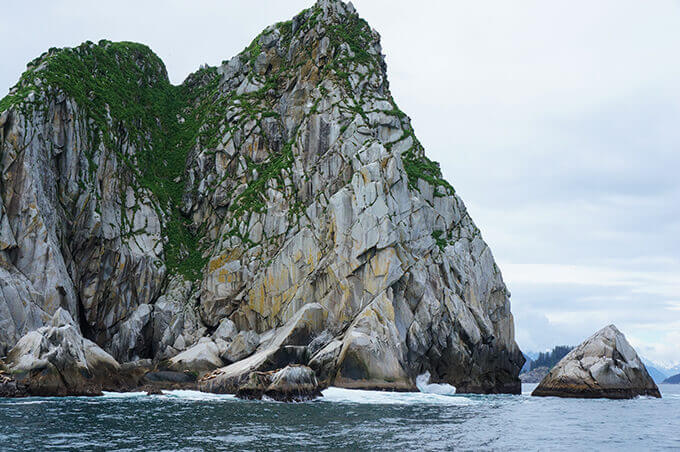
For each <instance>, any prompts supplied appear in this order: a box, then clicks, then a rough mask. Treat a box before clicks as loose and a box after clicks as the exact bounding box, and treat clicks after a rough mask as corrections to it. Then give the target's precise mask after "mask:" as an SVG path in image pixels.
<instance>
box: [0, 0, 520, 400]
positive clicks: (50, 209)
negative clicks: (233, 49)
mask: <svg viewBox="0 0 680 452" xmlns="http://www.w3.org/2000/svg"><path fill="white" fill-rule="evenodd" d="M0 115H1V116H0V132H1V134H0V152H1V153H2V161H0V163H1V164H2V168H3V179H2V184H1V188H2V193H1V194H2V207H3V209H2V211H1V212H0V262H1V263H2V265H0V286H1V287H2V289H3V290H2V293H0V325H6V326H7V328H5V329H3V330H0V352H1V351H2V350H1V348H2V347H4V348H5V349H9V348H11V347H12V346H13V345H14V344H15V343H16V342H17V341H18V340H19V338H20V337H21V336H23V335H24V334H26V333H28V332H29V331H31V330H34V329H36V328H38V327H40V326H42V325H44V324H45V323H46V322H47V321H48V319H49V318H50V317H51V316H52V314H54V312H55V311H56V310H57V309H58V308H59V307H62V308H63V309H65V310H67V311H68V312H69V313H71V314H72V316H73V318H74V319H77V323H78V324H79V325H80V327H81V331H82V334H83V335H84V336H85V337H88V338H90V339H92V340H93V341H94V342H96V343H97V344H99V345H101V346H102V347H103V348H104V349H105V350H107V351H108V352H110V353H112V354H113V356H114V357H115V358H116V359H118V360H120V361H121V362H124V361H129V360H138V359H154V360H156V362H158V361H161V360H166V359H172V358H173V357H176V356H177V355H179V354H182V353H184V355H181V356H180V359H179V360H175V361H177V362H179V361H181V362H188V361H187V360H182V356H184V357H185V358H187V359H188V358H191V359H194V358H196V357H201V359H200V361H201V362H202V363H203V364H201V367H202V369H201V370H203V371H208V369H209V368H210V367H213V366H217V365H219V364H220V362H223V363H224V364H225V365H226V366H225V367H224V368H222V369H218V370H215V371H214V372H209V373H208V375H206V376H205V377H204V379H203V380H202V381H201V382H199V386H200V387H201V388H202V389H203V390H209V391H210V390H212V391H217V392H227V391H231V392H233V391H235V390H236V389H237V388H238V385H239V384H241V383H243V380H244V379H245V378H247V377H248V375H250V373H251V372H253V371H259V372H263V371H270V370H275V369H279V368H283V367H285V365H287V364H301V365H302V364H305V365H306V364H309V365H310V366H311V367H312V368H313V369H314V371H315V372H316V375H317V376H318V378H319V379H321V380H322V381H323V383H324V384H328V385H333V384H334V385H339V386H345V387H352V388H379V389H390V390H412V389H414V388H415V377H416V376H417V375H420V374H423V373H425V372H429V373H430V375H431V377H432V381H433V382H446V383H450V384H452V385H454V386H456V387H457V388H458V390H459V392H484V393H491V392H515V393H516V392H519V390H520V382H519V379H518V378H517V375H518V373H519V370H520V368H521V367H522V364H523V361H524V359H523V357H522V355H521V353H520V351H519V348H518V347H517V344H516V343H515V341H514V327H513V318H512V314H511V312H510V302H509V292H508V290H507V289H506V286H505V284H504V283H503V280H502V276H501V273H500V271H499V269H498V267H497V266H496V264H495V262H494V259H493V256H492V254H491V251H490V249H489V247H488V246H487V245H486V243H485V242H484V241H483V239H482V237H481V234H480V231H479V230H478V229H477V227H476V226H475V224H474V223H473V221H472V219H471V218H470V216H469V214H468V212H467V210H466V208H465V205H464V204H463V202H462V200H461V199H460V198H459V197H458V196H457V195H456V193H455V191H454V189H453V187H452V186H451V184H449V183H448V182H447V181H446V180H445V179H444V178H443V176H442V174H441V171H440V169H439V166H438V165H437V164H436V163H435V162H432V161H430V160H429V159H428V158H427V157H426V156H425V152H424V149H423V146H422V145H421V144H420V142H419V141H418V140H417V138H416V136H415V133H414V131H413V128H412V127H411V122H410V119H409V118H408V116H406V115H405V114H404V113H403V112H402V111H401V110H400V109H399V108H398V107H397V104H396V102H395V101H394V99H393V98H392V96H391V93H390V89H389V83H388V80H387V68H386V65H385V61H384V57H383V55H382V49H381V46H380V38H379V35H378V33H377V32H375V31H374V30H373V29H371V27H370V26H369V25H368V24H367V23H366V22H365V21H364V20H363V19H361V18H360V17H359V15H358V14H357V13H356V11H355V10H354V8H353V7H352V6H351V4H345V3H344V2H342V1H340V0H320V1H318V2H317V3H316V4H314V6H312V7H311V8H309V9H307V10H305V11H303V12H301V13H300V14H298V15H297V16H295V17H294V18H293V19H292V20H290V21H288V22H282V23H278V24H275V25H272V26H270V27H268V28H266V29H265V30H264V31H263V32H262V33H261V34H260V35H258V36H257V37H256V38H255V39H254V40H253V41H252V43H251V44H250V45H249V46H248V47H246V49H245V50H244V51H243V52H242V53H240V54H239V55H237V56H235V57H234V58H232V59H230V60H228V61H225V62H223V64H222V65H220V66H219V67H216V68H212V67H204V68H202V69H200V70H199V71H197V72H196V73H194V74H192V75H190V76H189V77H188V78H187V79H186V80H185V82H184V83H183V84H182V85H180V86H173V85H171V84H170V83H169V81H168V79H167V74H166V71H165V67H164V66H163V63H162V62H161V61H160V59H158V57H156V56H155V55H154V54H153V52H151V51H150V50H149V49H148V48H146V47H145V46H142V45H140V44H134V43H112V42H108V41H101V42H100V43H99V44H93V43H89V42H88V43H85V44H83V45H81V46H79V47H77V48H74V49H51V50H50V51H49V52H47V53H46V54H44V55H42V56H41V57H39V58H38V59H36V60H35V61H34V62H32V63H31V64H30V65H29V67H28V70H27V71H26V73H25V74H24V75H23V76H22V78H21V80H20V82H19V83H18V84H17V86H16V87H15V88H13V90H12V91H11V92H10V95H9V96H8V97H6V98H5V99H3V100H2V101H1V102H0ZM36 257H38V258H36ZM19 298H20V299H22V300H26V303H24V304H23V306H22V307H21V308H20V309H17V306H18V305H17V299H19ZM10 313H11V314H10ZM225 322H229V323H225ZM201 338H206V339H204V340H203V342H200V341H201ZM207 338H209V339H207ZM246 339H247V340H246ZM208 342H209V343H210V344H212V345H210V344H209V343H208ZM201 344H202V345H201ZM213 345H214V347H213ZM194 347H199V348H194ZM199 349H200V350H199ZM198 352H200V353H198ZM237 352H238V353H237ZM206 357H209V359H203V358H206ZM206 363H208V364H206ZM230 363H231V364H230ZM177 365H178V366H179V363H177ZM180 367H182V366H180ZM182 369H184V367H182Z"/></svg>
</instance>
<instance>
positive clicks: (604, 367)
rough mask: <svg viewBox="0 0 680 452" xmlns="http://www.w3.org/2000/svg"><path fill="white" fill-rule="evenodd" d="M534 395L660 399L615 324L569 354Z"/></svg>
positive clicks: (544, 380) (659, 395) (642, 365)
mask: <svg viewBox="0 0 680 452" xmlns="http://www.w3.org/2000/svg"><path fill="white" fill-rule="evenodd" d="M532 395H534V396H557V397H579V398H600V397H602V398H610V399H630V398H633V397H637V396H653V397H661V394H660V393H659V388H658V387H657V386H656V384H655V383H654V380H652V377H650V376H649V374H648V373H647V369H646V368H645V365H644V364H643V363H642V361H641V360H640V358H639V357H638V355H637V353H636V352H635V350H634V349H633V347H631V345H630V344H629V343H628V341H627V340H626V337H625V336H624V335H623V333H621V332H620V331H619V330H618V329H617V328H616V327H615V326H614V325H609V326H607V327H605V328H603V329H601V330H600V331H598V332H597V333H595V334H594V335H593V336H591V337H589V338H588V339H587V340H586V341H585V342H583V343H582V344H581V345H579V346H578V347H576V348H575V349H574V350H572V351H571V352H569V353H568V354H567V356H565V357H564V358H562V360H561V361H560V362H559V363H557V365H556V366H555V367H553V368H552V370H551V371H550V372H549V373H548V375H546V377H545V378H544V379H543V380H542V381H541V383H540V384H539V385H538V387H536V389H535V390H534V392H533V393H532Z"/></svg>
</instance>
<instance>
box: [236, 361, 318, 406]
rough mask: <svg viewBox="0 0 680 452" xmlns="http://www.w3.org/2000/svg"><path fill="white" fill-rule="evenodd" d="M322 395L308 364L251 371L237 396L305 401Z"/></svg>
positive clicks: (281, 400) (283, 400)
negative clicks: (268, 370)
mask: <svg viewBox="0 0 680 452" xmlns="http://www.w3.org/2000/svg"><path fill="white" fill-rule="evenodd" d="M321 396H322V394H321V387H320V386H319V382H318V380H317V379H316V375H315V374H314V371H313V370H312V369H310V368H309V367H306V366H286V367H284V368H283V369H280V370H278V371H276V372H251V373H250V375H249V377H248V380H247V381H246V382H245V383H244V384H243V385H241V386H240V387H239V388H238V390H237V391H236V397H239V398H242V399H251V400H252V399H258V400H259V399H262V398H264V397H267V398H269V399H273V400H277V401H280V402H303V401H306V400H313V399H315V398H317V397H321Z"/></svg>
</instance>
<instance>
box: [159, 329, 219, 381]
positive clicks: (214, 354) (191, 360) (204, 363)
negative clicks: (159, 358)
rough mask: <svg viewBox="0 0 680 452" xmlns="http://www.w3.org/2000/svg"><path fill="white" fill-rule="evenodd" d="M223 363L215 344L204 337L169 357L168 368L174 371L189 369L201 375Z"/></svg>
mask: <svg viewBox="0 0 680 452" xmlns="http://www.w3.org/2000/svg"><path fill="white" fill-rule="evenodd" d="M223 365H224V363H223V362H222V360H221V359H220V351H219V348H218V346H217V344H215V343H214V342H213V341H212V340H210V338H207V337H204V338H201V339H200V340H199V341H198V344H196V345H194V346H193V347H191V348H189V349H188V350H185V351H183V352H182V353H180V354H178V355H177V356H175V357H173V358H171V359H170V364H169V368H170V369H171V370H174V371H176V372H184V371H189V372H195V373H196V374H197V375H201V374H204V373H206V372H210V371H212V370H214V369H216V368H218V367H222V366H223Z"/></svg>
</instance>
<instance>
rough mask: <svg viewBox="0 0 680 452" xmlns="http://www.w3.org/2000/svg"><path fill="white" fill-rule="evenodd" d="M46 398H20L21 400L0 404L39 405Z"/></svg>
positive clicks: (45, 401)
mask: <svg viewBox="0 0 680 452" xmlns="http://www.w3.org/2000/svg"><path fill="white" fill-rule="evenodd" d="M42 403H47V400H22V401H21V402H10V403H0V405H40V404H42Z"/></svg>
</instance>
